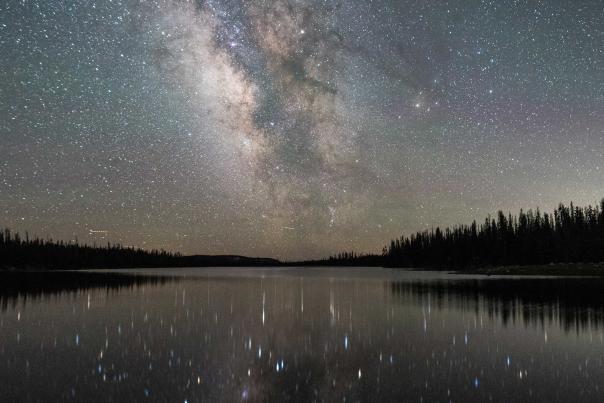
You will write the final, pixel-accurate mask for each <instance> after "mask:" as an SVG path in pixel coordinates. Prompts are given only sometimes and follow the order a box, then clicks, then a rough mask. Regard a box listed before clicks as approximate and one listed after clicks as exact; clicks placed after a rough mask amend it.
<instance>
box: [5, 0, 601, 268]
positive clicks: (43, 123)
mask: <svg viewBox="0 0 604 403" xmlns="http://www.w3.org/2000/svg"><path fill="white" fill-rule="evenodd" d="M602 27H604V5H603V4H602V2H600V1H596V0H593V1H561V0H558V1H548V2H544V1H535V2H533V1H519V0H515V1H508V0H504V1H442V0H441V1H430V2H425V1H412V0H408V1H373V2H365V1H346V2H335V1H308V0H297V1H294V0H275V1H236V0H234V1H217V0H213V1H159V0H154V1H145V2H140V1H135V0H124V1H117V0H101V1H96V2H95V1H90V2H65V1H61V2H58V1H25V0H23V1H19V2H8V3H6V4H4V5H2V6H0V54H1V55H2V57H1V58H0V117H1V119H0V151H1V155H2V159H1V160H0V223H2V224H3V225H6V226H8V227H10V228H13V229H16V230H22V231H24V230H29V231H30V232H32V233H36V234H39V235H41V236H49V237H53V238H55V239H64V240H75V239H78V240H79V241H80V242H88V243H97V244H98V243H106V242H108V241H109V242H121V243H123V244H127V245H136V246H140V247H145V248H165V249H170V250H178V251H181V252H183V253H212V254H218V253H237V254H247V255H270V256H275V257H280V258H291V259H300V258H315V257H322V256H325V255H328V254H330V253H333V252H335V251H339V250H343V249H347V250H350V249H356V250H357V251H373V252H376V251H379V250H380V248H381V246H382V245H384V244H385V243H386V242H387V241H388V240H389V239H390V238H392V237H395V236H399V235H400V234H402V233H409V232H412V231H416V230H421V229H424V228H429V227H432V226H436V225H441V226H443V225H452V224H456V223H459V222H467V221H468V220H472V219H481V218H482V217H483V216H485V215H486V214H488V213H492V212H493V211H495V210H497V209H503V210H508V209H510V210H516V209H518V208H520V207H536V206H540V207H541V208H551V207H553V206H554V205H555V204H556V203H557V202H558V201H570V200H573V201H575V202H577V203H579V204H588V203H594V202H595V201H597V200H598V199H599V198H601V196H602V183H604V166H603V165H604V115H603V114H602V111H604V31H603V28H602Z"/></svg>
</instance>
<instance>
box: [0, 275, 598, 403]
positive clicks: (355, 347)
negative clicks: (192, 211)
mask: <svg viewBox="0 0 604 403" xmlns="http://www.w3.org/2000/svg"><path fill="white" fill-rule="evenodd" d="M137 273H138V275H140V274H142V273H143V272H140V271H139V272H137ZM144 273H145V274H146V275H145V276H144V277H138V278H137V280H135V281H133V280H124V281H125V283H124V284H125V286H124V287H119V286H117V285H116V283H115V281H117V280H115V279H114V280H113V281H114V283H113V286H112V287H108V286H102V285H101V284H99V283H97V282H88V283H87V282H86V281H81V283H80V286H78V287H75V288H73V287H64V288H60V287H55V288H52V287H51V288H42V289H41V288H39V287H38V288H36V289H34V290H33V291H32V293H31V294H29V293H28V292H27V290H23V292H20V293H14V292H13V293H12V294H10V293H8V291H7V290H6V289H3V290H2V296H1V299H2V302H3V309H2V311H1V312H0V379H2V388H0V400H1V401H16V400H27V401H37V400H44V401H57V400H77V401H112V400H117V399H118V398H119V399H120V400H131V401H146V400H148V401H164V400H165V401H174V402H179V401H180V402H185V401H188V402H194V401H245V400H248V401H269V400H270V401H284V400H289V401H314V400H317V401H344V400H345V401H407V400H408V401H422V400H423V401H487V400H489V399H492V400H495V401H519V400H523V401H529V400H537V399H539V400H543V401H568V400H570V399H577V398H579V399H580V400H581V401H601V398H602V396H601V395H602V393H601V392H600V384H601V380H602V379H604V365H603V362H602V353H601V352H602V351H603V348H602V347H603V344H604V339H603V328H602V320H601V318H602V312H603V309H602V307H603V306H604V304H602V303H601V302H599V298H598V296H597V292H595V291H594V292H592V291H591V290H595V288H594V287H590V286H589V284H590V283H592V284H593V283H594V281H593V280H553V279H532V280H505V281H504V280H499V279H485V278H482V279H478V278H472V277H461V278H459V277H455V278H454V277H452V276H447V275H441V274H435V273H421V272H415V273H408V272H396V271H394V272H393V271H387V270H379V269H333V270H330V269H320V270H319V269H317V270H314V269H304V270H301V269H287V270H286V269H280V270H270V269H266V270H264V269H200V270H190V269H184V270H177V271H171V273H172V275H174V276H176V278H173V279H165V278H164V279H163V280H156V281H153V280H149V281H146V280H145V279H152V278H153V277H152V276H154V275H155V274H156V273H157V271H156V272H152V271H145V272H144ZM81 276H86V275H85V274H83V275H81ZM123 278H124V279H127V278H129V277H128V276H123ZM130 278H132V277H130ZM97 279H98V277H97ZM95 281H96V280H95ZM128 282H129V283H128ZM514 282H515V283H514ZM87 284H88V285H87ZM577 295H581V296H582V297H581V298H578V297H577ZM32 297H34V298H32ZM7 302H10V303H7Z"/></svg>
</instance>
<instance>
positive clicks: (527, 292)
mask: <svg viewBox="0 0 604 403" xmlns="http://www.w3.org/2000/svg"><path fill="white" fill-rule="evenodd" d="M389 287H390V290H391V292H392V294H393V296H394V297H395V299H397V298H398V299H400V300H405V301H408V300H411V301H412V302H414V303H416V304H421V305H425V304H430V307H431V308H432V309H434V308H436V309H439V310H443V309H447V308H453V309H460V310H463V311H468V312H473V313H476V314H479V313H486V314H487V315H488V316H489V317H490V318H498V319H500V320H501V322H502V323H503V324H504V326H505V325H508V324H510V323H512V324H515V325H516V324H519V323H523V324H524V326H525V327H528V326H535V325H540V326H544V325H545V324H546V323H557V324H558V325H559V326H560V327H561V328H562V329H564V330H565V331H566V332H570V331H573V330H574V331H576V332H577V333H579V332H580V331H583V330H586V329H587V328H590V327H591V328H594V329H599V328H602V326H603V324H604V294H603V292H602V290H604V279H600V278H521V279H468V280H466V279H464V280H437V281H435V280H431V281H395V282H391V283H389Z"/></svg>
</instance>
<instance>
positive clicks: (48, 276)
mask: <svg viewBox="0 0 604 403" xmlns="http://www.w3.org/2000/svg"><path fill="white" fill-rule="evenodd" d="M178 279H179V278H178V277H176V276H158V275H142V274H129V273H107V272H84V271H77V272H74V271H53V272H49V271H25V272H20V271H13V272H1V273H0V309H1V310H2V312H4V311H6V310H7V309H8V307H9V306H10V307H11V308H14V307H15V306H16V305H17V304H18V303H21V304H23V305H26V304H27V302H43V301H44V299H45V298H52V297H61V296H65V295H68V294H79V293H82V292H85V291H89V290H93V289H94V290H102V289H105V290H106V291H107V294H110V293H117V292H119V291H123V290H132V289H134V288H137V287H140V286H144V285H152V286H153V285H157V286H160V285H164V284H166V283H169V282H174V281H178Z"/></svg>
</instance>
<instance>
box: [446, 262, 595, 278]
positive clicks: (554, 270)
mask: <svg viewBox="0 0 604 403" xmlns="http://www.w3.org/2000/svg"><path fill="white" fill-rule="evenodd" d="M456 273H463V274H486V275H488V276H491V275H508V276H602V277H604V262H602V263H557V264H547V265H532V266H497V267H481V268H474V269H464V270H457V271H456Z"/></svg>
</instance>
